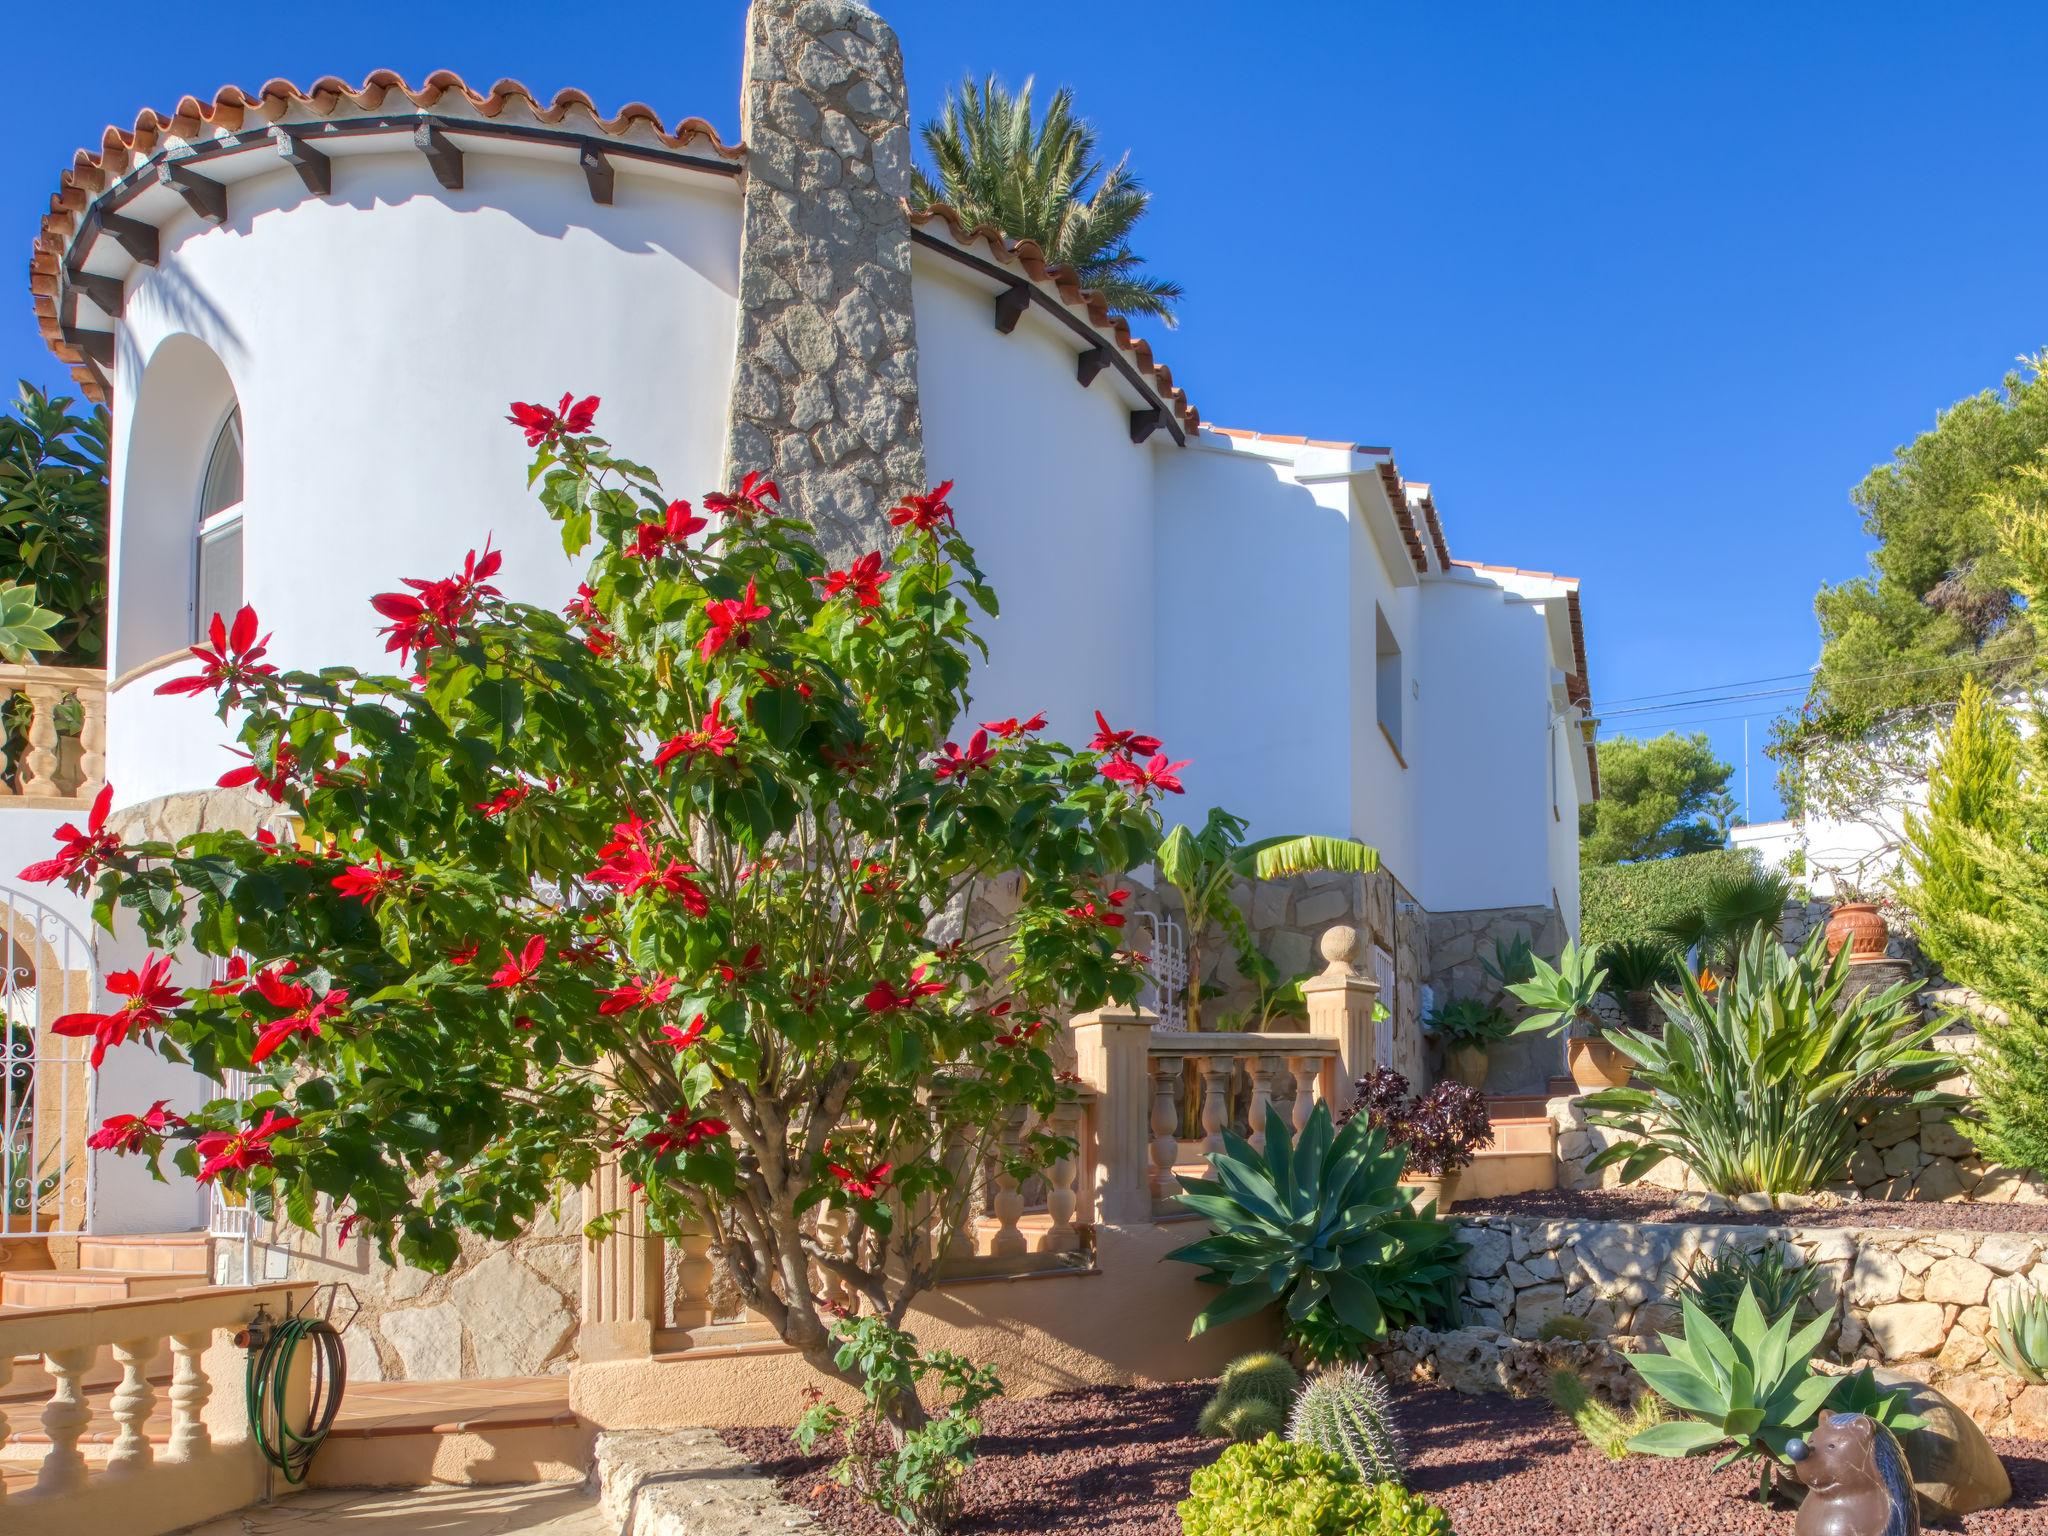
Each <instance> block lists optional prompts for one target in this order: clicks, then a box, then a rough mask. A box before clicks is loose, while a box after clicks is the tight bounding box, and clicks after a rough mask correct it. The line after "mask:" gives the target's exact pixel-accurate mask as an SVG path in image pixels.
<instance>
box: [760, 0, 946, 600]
mask: <svg viewBox="0 0 2048 1536" xmlns="http://www.w3.org/2000/svg"><path fill="white" fill-rule="evenodd" d="M745 75H746V79H745V85H744V90H745V98H744V101H743V102H742V105H741V116H740V126H741V133H742V135H743V136H744V138H745V139H746V143H747V178H746V208H745V214H744V220H743V223H742V225H741V230H740V312H739V347H738V353H737V356H736V357H735V359H734V363H733V388H732V405H731V414H730V417H729V419H728V422H727V426H726V448H725V456H726V467H727V471H728V474H729V477H730V478H732V479H737V478H738V477H739V476H740V475H742V474H744V473H746V472H747V471H748V470H751V469H765V470H770V471H772V472H773V473H774V476H775V478H776V479H777V480H778V481H779V482H780V484H781V487H782V493H783V497H784V502H785V505H786V506H788V507H789V509H790V510H791V511H792V512H794V513H796V514H797V515H798V516H801V517H803V518H806V519H807V520H808V521H809V522H810V523H811V525H812V526H813V527H814V528H815V529H816V530H817V534H818V540H819V543H820V545H821V547H822V548H823V549H824V550H825V552H826V553H827V554H829V555H830V556H832V558H833V559H834V560H835V561H838V560H841V559H844V558H847V557H850V556H852V555H856V554H860V553H862V552H864V551H866V550H869V549H874V548H878V547H880V546H881V545H882V542H883V539H884V537H885V535H886V532H887V526H888V525H887V514H888V510H889V508H890V507H892V506H893V505H895V503H896V502H897V500H898V499H900V498H901V497H903V496H905V495H907V494H909V493H911V492H914V491H920V490H923V489H924V487H925V463H924V428H923V422H922V419H921V416H920V413H919V410H918V397H917V327H916V324H915V322H914V321H913V319H912V317H911V308H910V224H909V221H908V220H907V219H906V218H905V216H904V212H903V203H902V199H903V198H904V196H905V195H906V194H908V192H909V190H910V107H909V100H908V98H907V96H906V94H905V91H904V84H903V56H902V53H901V51H900V50H899V49H898V48H897V45H896V34H895V33H894V32H892V31H891V30H890V29H889V27H888V25H887V24H886V23H885V22H883V21H882V19H881V18H880V17H879V16H877V15H875V13H874V12H873V11H870V10H869V9H867V7H865V6H862V5H856V4H851V3H849V0H755V3H754V4H753V5H752V6H751V7H750V8H749V11H748V16H747V56H746V68H745Z"/></svg>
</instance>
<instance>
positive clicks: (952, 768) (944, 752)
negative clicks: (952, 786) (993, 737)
mask: <svg viewBox="0 0 2048 1536" xmlns="http://www.w3.org/2000/svg"><path fill="white" fill-rule="evenodd" d="M995 760H996V754H995V749H994V748H993V747H991V746H990V745H989V744H988V732H987V730H985V729H984V730H978V731H976V732H975V733H974V734H973V735H972V736H970V737H968V738H967V750H966V751H964V752H963V751H961V750H960V748H959V746H957V745H956V744H955V743H953V742H950V741H949V742H947V743H946V744H945V745H944V746H942V747H940V748H939V755H938V759H937V761H935V762H934V763H933V764H932V777H933V778H935V779H964V778H966V777H967V775H968V774H970V773H972V772H974V771H975V770H976V769H977V768H986V767H987V766H988V765H989V764H990V763H992V762H994V761H995Z"/></svg>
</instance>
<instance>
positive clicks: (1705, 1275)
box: [1671, 1243, 1820, 1328]
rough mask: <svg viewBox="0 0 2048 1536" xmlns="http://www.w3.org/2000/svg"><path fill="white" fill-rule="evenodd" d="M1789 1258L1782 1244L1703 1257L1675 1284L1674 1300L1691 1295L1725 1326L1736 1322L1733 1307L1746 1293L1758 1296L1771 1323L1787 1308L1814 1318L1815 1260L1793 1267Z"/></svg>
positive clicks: (1701, 1308) (1731, 1250)
mask: <svg viewBox="0 0 2048 1536" xmlns="http://www.w3.org/2000/svg"><path fill="white" fill-rule="evenodd" d="M1790 1259H1791V1254H1790V1252H1789V1250H1788V1249H1787V1248H1785V1247H1784V1246H1782V1245H1780V1244H1778V1243H1766V1244H1765V1245H1764V1246H1763V1247H1761V1248H1732V1249H1729V1250H1728V1251H1727V1252H1725V1253H1717V1254H1713V1255H1710V1256H1703V1257H1701V1258H1698V1259H1696V1260H1695V1261H1694V1262H1693V1265H1692V1267H1691V1268H1690V1269H1688V1270H1687V1271H1686V1273H1685V1278H1684V1279H1682V1280H1680V1281H1679V1282H1678V1284H1677V1285H1676V1286H1674V1287H1673V1288H1672V1292H1671V1299H1672V1301H1673V1302H1678V1301H1682V1300H1685V1299H1688V1298H1689V1299H1690V1300H1691V1301H1692V1302H1693V1303H1694V1304H1695V1305H1696V1306H1698V1307H1699V1309H1700V1310H1701V1311H1702V1312H1704V1313H1706V1314H1707V1316H1708V1317H1711V1318H1712V1319H1713V1320H1714V1321H1715V1322H1716V1323H1717V1324H1719V1325H1720V1326H1721V1327H1722V1328H1732V1327H1734V1326H1735V1308H1736V1305H1737V1303H1739V1302H1740V1301H1741V1300H1742V1297H1743V1293H1744V1292H1748V1293H1749V1294H1751V1295H1753V1296H1755V1297H1756V1300H1757V1305H1758V1306H1760V1307H1762V1308H1763V1312H1764V1316H1765V1318H1767V1319H1768V1320H1770V1321H1771V1322H1776V1321H1777V1320H1778V1319H1779V1318H1780V1317H1783V1316H1784V1315H1785V1314H1786V1313H1788V1312H1790V1313H1795V1314H1796V1313H1798V1312H1801V1311H1805V1312H1806V1313H1807V1314H1808V1315H1809V1316H1810V1315H1811V1313H1812V1310H1813V1309H1812V1305H1811V1303H1812V1301H1813V1293H1814V1291H1815V1290H1817V1289H1818V1288H1819V1286H1820V1269H1819V1268H1818V1267H1817V1266H1815V1265H1812V1264H1801V1265H1798V1266H1796V1267H1795V1266H1794V1265H1793V1264H1792V1263H1791V1262H1790ZM1798 1320H1799V1319H1797V1318H1795V1321H1798Z"/></svg>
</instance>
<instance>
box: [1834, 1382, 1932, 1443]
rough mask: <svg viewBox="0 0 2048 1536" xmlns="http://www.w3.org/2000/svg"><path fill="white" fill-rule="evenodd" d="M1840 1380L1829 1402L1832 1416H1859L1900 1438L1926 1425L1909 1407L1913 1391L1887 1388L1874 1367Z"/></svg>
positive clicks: (1907, 1388)
mask: <svg viewBox="0 0 2048 1536" xmlns="http://www.w3.org/2000/svg"><path fill="white" fill-rule="evenodd" d="M1840 1380H1841V1385H1840V1386H1838V1387H1836V1388H1835V1391H1834V1395H1833V1396H1832V1397H1830V1398H1829V1399H1828V1412H1829V1413H1860V1414H1863V1415H1864V1416H1865V1417H1867V1418H1872V1419H1875V1420H1877V1422H1878V1423H1880V1424H1882V1425H1883V1426H1884V1427H1885V1428H1886V1429H1888V1430H1890V1431H1891V1432H1892V1433H1893V1434H1895V1435H1901V1436H1903V1435H1904V1434H1906V1433H1907V1431H1909V1430H1915V1429H1919V1428H1921V1427H1922V1426H1924V1425H1925V1424H1926V1422H1927V1421H1926V1420H1925V1419H1923V1418H1921V1417H1920V1415H1919V1414H1917V1413H1914V1412H1912V1411H1911V1410H1910V1409H1909V1408H1908V1407H1907V1404H1908V1403H1910V1402H1911V1401H1912V1396H1913V1393H1912V1388H1911V1387H1906V1386H1898V1387H1887V1386H1885V1385H1884V1384H1883V1383H1881V1382H1880V1381H1879V1380H1878V1379H1877V1371H1876V1369H1875V1368H1874V1367H1872V1366H1868V1365H1866V1366H1864V1367H1863V1368H1862V1369H1861V1370H1856V1371H1851V1372H1850V1373H1849V1374H1848V1375H1846V1376H1844V1377H1841V1378H1840Z"/></svg>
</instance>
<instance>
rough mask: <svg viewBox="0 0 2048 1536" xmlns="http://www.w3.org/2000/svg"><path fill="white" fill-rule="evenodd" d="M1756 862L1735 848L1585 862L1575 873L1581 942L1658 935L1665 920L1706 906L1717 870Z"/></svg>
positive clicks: (1748, 866) (1744, 868) (1733, 869)
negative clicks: (1615, 861) (1629, 860)
mask: <svg viewBox="0 0 2048 1536" xmlns="http://www.w3.org/2000/svg"><path fill="white" fill-rule="evenodd" d="M1756 867H1757V865H1756V857H1755V855H1753V854H1751V853H1748V852H1745V851H1743V850H1741V849H1735V848H1717V849H1714V850H1713V851H1711V852H1708V853H1687V854H1681V855H1679V856H1678V857H1677V858H1672V859H1645V860H1643V861H1642V862H1641V863H1638V864H1598V865H1589V866H1587V868H1586V869H1584V870H1583V871H1581V873H1580V876H1579V914H1580V915H1579V942H1580V943H1581V944H1587V945H1598V946H1600V947H1601V948H1603V949H1604V948H1605V947H1606V946H1607V945H1609V944H1615V943H1619V942H1621V941H1623V940H1625V939H1654V938H1661V937H1662V936H1663V935H1662V929H1663V926H1664V925H1665V924H1666V923H1670V922H1675V921H1677V920H1678V919H1680V918H1682V917H1684V916H1685V915H1686V914H1687V913H1688V912H1694V911H1698V910H1700V909H1702V908H1703V907H1704V906H1705V904H1706V892H1707V887H1708V885H1709V883H1710V882H1711V881H1712V880H1713V878H1714V877H1715V876H1716V875H1717V874H1725V873H1729V872H1744V871H1750V870H1754V869H1755V868H1756Z"/></svg>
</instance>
